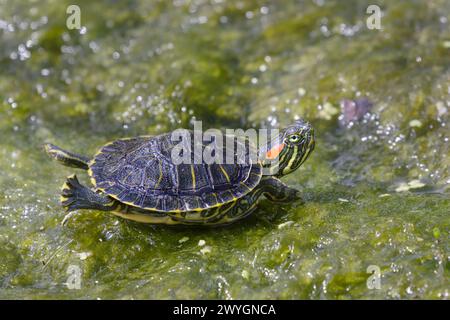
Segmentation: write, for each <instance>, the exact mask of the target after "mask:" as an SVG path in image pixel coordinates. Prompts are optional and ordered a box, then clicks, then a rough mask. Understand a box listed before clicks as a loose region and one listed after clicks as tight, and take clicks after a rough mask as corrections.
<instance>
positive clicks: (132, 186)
mask: <svg viewBox="0 0 450 320" xmlns="http://www.w3.org/2000/svg"><path fill="white" fill-rule="evenodd" d="M189 134H190V135H191V137H192V139H191V141H194V139H193V132H190V131H189ZM234 142H235V143H236V144H237V143H239V141H237V140H235V141H234ZM178 143H179V142H177V141H172V139H171V134H170V133H168V134H162V135H158V136H155V137H136V138H131V139H121V140H116V141H114V142H112V143H109V144H107V145H105V146H104V147H102V148H101V149H100V151H99V152H98V153H97V154H96V155H95V156H94V158H93V159H92V160H91V162H90V163H89V171H88V172H89V175H90V177H91V180H92V183H93V184H94V186H95V187H96V188H97V189H98V190H100V191H102V192H104V193H106V194H108V195H109V196H111V197H113V198H115V199H116V200H118V201H120V202H122V203H125V204H128V205H132V206H135V207H139V208H142V209H145V210H152V211H162V212H181V211H195V210H205V209H208V208H213V207H217V206H221V205H224V204H226V203H229V202H232V201H235V200H236V199H238V198H241V197H242V196H244V195H246V194H247V193H249V192H250V191H252V190H253V189H254V188H255V186H257V185H258V183H259V182H260V180H261V175H262V166H261V163H260V162H253V163H252V162H251V161H249V158H250V157H249V151H250V150H251V148H250V147H249V146H248V145H247V146H246V147H245V148H243V150H244V151H245V152H244V153H243V154H242V156H243V157H244V158H243V160H246V161H238V159H237V157H238V156H237V155H234V156H235V159H234V161H233V162H234V163H233V164H216V163H212V164H206V163H205V162H204V161H202V163H199V164H195V163H194V160H195V159H194V158H193V157H194V152H192V158H191V163H193V164H183V163H181V164H178V165H175V164H174V163H173V161H172V152H173V148H174V147H175V146H176V145H177V144H178ZM205 146H206V145H201V146H200V147H205ZM195 147H196V146H194V145H193V143H192V145H191V148H192V149H191V150H195ZM197 147H198V146H197ZM200 150H202V149H200ZM224 150H225V149H224ZM224 156H226V155H224ZM224 158H225V157H224ZM240 162H241V163H240Z"/></svg>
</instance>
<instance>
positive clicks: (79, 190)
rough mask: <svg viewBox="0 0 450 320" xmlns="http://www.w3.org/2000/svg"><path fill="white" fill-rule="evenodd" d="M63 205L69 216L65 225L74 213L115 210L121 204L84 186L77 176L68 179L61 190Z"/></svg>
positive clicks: (65, 219)
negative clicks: (76, 211) (83, 210)
mask: <svg viewBox="0 0 450 320" xmlns="http://www.w3.org/2000/svg"><path fill="white" fill-rule="evenodd" d="M60 200H61V204H62V206H63V207H64V208H66V210H67V211H68V212H69V214H68V215H67V216H66V217H65V218H64V220H63V224H64V223H65V222H66V221H67V220H68V219H69V218H70V217H71V216H72V215H73V214H72V211H74V210H78V209H93V210H100V211H112V210H115V209H116V208H117V207H118V205H119V203H118V202H117V201H116V200H114V199H112V198H111V197H108V196H106V195H103V194H99V193H96V192H94V191H93V190H91V189H89V188H88V187H85V186H83V185H82V184H81V183H80V182H79V181H78V179H77V176H76V175H71V176H69V177H67V181H66V182H65V183H64V185H63V187H62V190H61V198H60Z"/></svg>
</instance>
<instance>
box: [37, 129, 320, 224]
mask: <svg viewBox="0 0 450 320" xmlns="http://www.w3.org/2000/svg"><path fill="white" fill-rule="evenodd" d="M186 132H188V133H187V136H190V137H191V138H195V137H194V136H193V132H191V131H187V130H186ZM233 139H234V138H233ZM234 141H237V139H234ZM246 141H247V142H248V141H249V140H248V139H247V140H246ZM177 144H178V145H179V141H173V136H172V134H171V133H166V134H161V135H158V136H154V137H148V136H141V137H135V138H128V139H119V140H116V141H114V142H111V143H108V144H106V145H105V146H103V147H102V148H101V149H100V150H99V151H98V152H97V154H96V155H95V156H94V157H93V158H88V157H85V156H81V155H78V154H75V153H71V152H68V151H65V150H63V149H61V148H59V147H57V146H55V145H52V144H46V145H45V150H46V152H47V153H48V155H50V157H52V158H53V159H55V160H57V161H59V162H61V163H62V164H64V165H66V166H70V167H75V168H80V169H85V170H87V171H88V174H89V176H90V178H91V182H92V185H93V189H90V188H88V187H85V186H83V185H82V184H80V182H79V181H78V179H77V177H76V176H75V175H72V176H70V177H68V178H67V181H66V183H65V184H64V186H63V188H62V194H61V203H62V205H63V206H64V207H65V208H66V209H67V211H69V212H71V211H74V210H77V209H93V210H101V211H111V212H112V213H114V214H116V215H118V216H120V217H123V218H126V219H130V220H134V221H139V222H147V223H155V224H199V225H219V224H228V223H231V222H234V221H236V220H239V219H242V218H244V217H246V216H248V215H249V214H250V213H252V212H253V211H254V209H255V207H256V204H257V200H258V199H259V198H260V196H261V195H265V196H266V197H267V198H268V199H270V200H272V201H276V202H287V201H292V200H295V199H298V198H299V195H298V191H297V190H295V189H293V188H290V187H288V186H287V185H285V184H284V183H283V182H281V181H280V180H279V179H278V178H279V177H282V176H284V175H286V174H288V173H290V172H292V171H294V170H296V169H297V168H298V167H299V166H300V165H301V164H302V163H303V162H304V161H305V160H306V159H307V158H308V156H309V155H310V154H311V152H312V151H313V149H314V132H313V129H312V127H311V126H310V124H309V123H307V122H305V121H303V120H297V121H295V122H294V124H292V125H290V126H288V127H287V128H285V129H283V130H281V131H280V133H279V135H278V136H277V137H276V138H275V139H273V140H272V141H270V142H269V143H268V145H267V146H264V147H263V148H261V149H260V150H259V154H260V157H258V158H256V159H255V160H252V159H251V157H249V150H251V147H249V143H244V144H245V145H246V146H247V147H245V148H243V150H244V152H243V153H241V155H240V157H242V155H243V156H244V158H245V159H247V160H248V161H237V160H239V159H238V157H239V156H237V153H235V155H234V159H233V161H231V163H230V162H229V161H227V162H226V163H225V164H220V163H211V162H205V160H202V159H201V161H200V162H199V161H197V163H196V162H195V161H193V163H192V164H189V163H177V164H175V161H174V160H173V151H174V148H175V146H176V145H177ZM200 144H202V145H203V147H205V146H206V144H205V143H204V142H203V141H202V142H200ZM224 149H226V148H223V149H220V150H221V151H222V150H224ZM190 150H192V152H191V156H192V158H194V153H195V146H194V148H193V149H190ZM262 156H263V157H262ZM274 158H277V159H278V162H277V165H275V166H274V164H273V161H269V160H270V159H274ZM194 160H195V159H194ZM241 160H242V159H241ZM266 169H267V170H266Z"/></svg>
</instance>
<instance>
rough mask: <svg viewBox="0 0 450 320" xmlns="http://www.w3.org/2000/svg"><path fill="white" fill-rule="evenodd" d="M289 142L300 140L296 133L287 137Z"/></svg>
mask: <svg viewBox="0 0 450 320" xmlns="http://www.w3.org/2000/svg"><path fill="white" fill-rule="evenodd" d="M288 140H289V142H291V143H297V142H299V141H300V136H299V135H298V134H292V135H290V136H289V137H288Z"/></svg>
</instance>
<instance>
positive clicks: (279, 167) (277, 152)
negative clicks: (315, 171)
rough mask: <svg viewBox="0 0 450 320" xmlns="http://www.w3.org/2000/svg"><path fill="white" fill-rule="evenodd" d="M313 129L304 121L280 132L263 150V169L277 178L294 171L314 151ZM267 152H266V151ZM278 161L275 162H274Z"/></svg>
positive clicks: (297, 121)
mask: <svg viewBox="0 0 450 320" xmlns="http://www.w3.org/2000/svg"><path fill="white" fill-rule="evenodd" d="M314 145H315V141H314V129H313V127H312V126H311V125H310V124H309V123H308V122H307V121H305V120H301V119H300V120H296V121H295V122H294V123H293V124H291V125H289V126H288V127H286V128H285V129H283V130H281V132H280V133H279V135H278V136H277V137H275V138H274V139H272V140H271V141H270V142H269V144H268V145H267V147H266V148H265V149H264V151H265V154H263V157H264V158H265V159H266V160H265V162H263V163H264V166H265V167H270V172H271V173H273V175H275V176H277V177H281V176H284V175H286V174H288V173H291V172H292V171H294V170H296V169H297V168H298V167H300V166H301V165H302V163H303V162H305V160H306V159H307V158H308V156H309V155H310V154H311V152H312V151H313V150H314ZM266 150H267V151H266ZM276 159H278V160H277V161H274V160H276Z"/></svg>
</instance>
